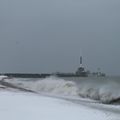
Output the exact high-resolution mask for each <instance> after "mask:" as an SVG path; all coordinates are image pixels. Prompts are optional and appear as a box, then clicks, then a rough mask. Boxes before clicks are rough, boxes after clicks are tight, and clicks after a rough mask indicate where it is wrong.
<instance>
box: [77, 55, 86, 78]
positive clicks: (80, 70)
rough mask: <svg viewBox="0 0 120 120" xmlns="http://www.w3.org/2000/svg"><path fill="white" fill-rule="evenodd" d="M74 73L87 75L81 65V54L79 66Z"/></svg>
mask: <svg viewBox="0 0 120 120" xmlns="http://www.w3.org/2000/svg"><path fill="white" fill-rule="evenodd" d="M76 75H79V76H87V73H86V72H85V69H84V67H83V63H82V56H80V67H79V68H78V69H77V71H76Z"/></svg>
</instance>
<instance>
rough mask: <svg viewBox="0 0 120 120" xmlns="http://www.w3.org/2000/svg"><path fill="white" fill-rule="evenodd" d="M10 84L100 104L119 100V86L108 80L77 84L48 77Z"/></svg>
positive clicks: (14, 81) (15, 81)
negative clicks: (87, 99) (90, 100)
mask: <svg viewBox="0 0 120 120" xmlns="http://www.w3.org/2000/svg"><path fill="white" fill-rule="evenodd" d="M9 82H10V81H9ZM11 82H12V84H14V85H16V86H20V87H24V88H27V89H30V90H33V91H36V92H38V93H40V92H43V93H50V94H53V95H65V96H79V97H84V98H91V99H94V100H98V101H100V102H102V103H112V102H118V101H119V100H120V84H117V83H116V82H113V81H108V80H106V81H104V82H101V83H98V82H95V81H94V80H89V81H88V80H87V81H86V80H85V81H82V82H81V81H80V82H79V84H78V83H77V82H75V81H74V80H72V81H68V80H64V79H62V78H57V77H49V78H45V79H40V80H37V81H29V80H28V81H27V80H19V79H17V80H16V79H14V80H11Z"/></svg>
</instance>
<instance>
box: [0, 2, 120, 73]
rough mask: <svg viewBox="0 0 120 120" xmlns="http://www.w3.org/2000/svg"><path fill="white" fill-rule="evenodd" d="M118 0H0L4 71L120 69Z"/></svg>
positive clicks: (0, 55) (1, 67) (0, 66)
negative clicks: (80, 68)
mask: <svg viewBox="0 0 120 120" xmlns="http://www.w3.org/2000/svg"><path fill="white" fill-rule="evenodd" d="M119 51H120V0H0V72H37V73H39V72H40V73H41V72H56V71H62V72H74V71H75V70H76V69H77V67H78V66H79V56H80V54H82V55H83V57H84V64H85V67H86V68H87V69H90V70H91V71H95V70H96V69H97V68H98V67H100V68H101V69H102V71H103V72H106V73H107V74H117V75H119V74H120V63H119V61H120V54H119Z"/></svg>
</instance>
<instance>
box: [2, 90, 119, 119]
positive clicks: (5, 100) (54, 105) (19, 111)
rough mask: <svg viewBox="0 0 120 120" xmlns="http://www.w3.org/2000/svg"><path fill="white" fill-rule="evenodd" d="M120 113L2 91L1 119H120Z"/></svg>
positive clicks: (27, 94) (49, 98) (34, 95)
mask: <svg viewBox="0 0 120 120" xmlns="http://www.w3.org/2000/svg"><path fill="white" fill-rule="evenodd" d="M118 118H120V116H119V114H114V113H108V112H107V111H106V112H104V111H102V110H98V109H93V108H90V107H86V106H84V105H82V104H75V103H72V102H69V101H66V100H62V99H57V98H52V97H46V96H42V95H37V94H31V93H22V92H19V93H18V92H5V91H4V92H3V91H1V92H0V119H1V120H120V119H118Z"/></svg>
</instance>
